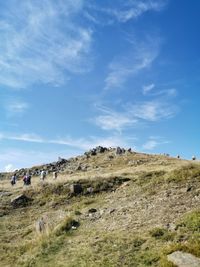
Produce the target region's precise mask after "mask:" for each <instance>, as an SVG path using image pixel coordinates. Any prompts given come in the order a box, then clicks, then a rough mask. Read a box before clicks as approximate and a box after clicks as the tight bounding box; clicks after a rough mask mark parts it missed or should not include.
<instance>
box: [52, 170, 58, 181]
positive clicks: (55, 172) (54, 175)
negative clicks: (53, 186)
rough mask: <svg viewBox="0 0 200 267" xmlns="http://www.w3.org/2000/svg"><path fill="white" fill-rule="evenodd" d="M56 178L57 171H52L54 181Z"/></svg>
mask: <svg viewBox="0 0 200 267" xmlns="http://www.w3.org/2000/svg"><path fill="white" fill-rule="evenodd" d="M57 177H58V172H57V171H54V172H53V179H54V180H56V179H57Z"/></svg>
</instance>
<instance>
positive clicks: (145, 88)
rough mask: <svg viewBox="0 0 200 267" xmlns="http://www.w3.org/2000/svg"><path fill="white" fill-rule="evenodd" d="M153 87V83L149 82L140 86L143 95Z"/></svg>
mask: <svg viewBox="0 0 200 267" xmlns="http://www.w3.org/2000/svg"><path fill="white" fill-rule="evenodd" d="M154 88H155V84H154V83H151V84H148V85H144V86H143V88H142V92H143V94H144V95H146V94H148V93H149V92H151V91H152V90H153V89H154Z"/></svg>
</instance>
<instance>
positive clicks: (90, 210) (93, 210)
mask: <svg viewBox="0 0 200 267" xmlns="http://www.w3.org/2000/svg"><path fill="white" fill-rule="evenodd" d="M95 212H97V209H94V208H91V209H89V210H88V213H95Z"/></svg>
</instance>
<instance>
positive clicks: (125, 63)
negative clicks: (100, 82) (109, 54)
mask: <svg viewBox="0 0 200 267" xmlns="http://www.w3.org/2000/svg"><path fill="white" fill-rule="evenodd" d="M159 50H160V39H159V38H146V40H144V41H140V42H133V43H132V44H131V51H130V52H127V53H126V54H125V55H123V56H121V57H119V58H116V59H114V60H113V62H111V63H110V65H109V73H108V75H107V77H106V79H105V89H110V88H117V87H122V86H123V85H124V84H125V83H126V81H127V80H128V79H129V78H131V77H132V76H134V75H137V74H138V73H139V72H141V71H142V70H144V69H146V68H149V67H150V66H151V64H152V63H153V62H154V60H155V59H156V58H157V56H158V54H159Z"/></svg>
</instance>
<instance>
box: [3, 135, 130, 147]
mask: <svg viewBox="0 0 200 267" xmlns="http://www.w3.org/2000/svg"><path fill="white" fill-rule="evenodd" d="M0 140H14V141H20V142H32V143H40V144H55V145H64V146H68V147H72V148H77V149H79V150H82V151H85V150H88V149H91V148H93V147H96V146H99V145H103V146H106V147H109V146H113V147H115V146H118V145H122V146H125V147H126V146H128V142H127V141H126V138H125V137H122V136H120V135H112V136H106V137H105V136H103V137H95V136H90V137H88V138H79V139H75V138H72V137H69V136H68V137H62V138H53V139H48V138H44V137H41V136H39V135H36V134H15V135H13V134H8V133H0Z"/></svg>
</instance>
